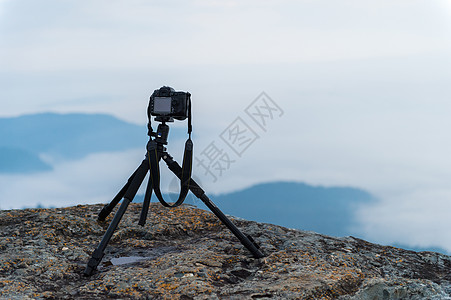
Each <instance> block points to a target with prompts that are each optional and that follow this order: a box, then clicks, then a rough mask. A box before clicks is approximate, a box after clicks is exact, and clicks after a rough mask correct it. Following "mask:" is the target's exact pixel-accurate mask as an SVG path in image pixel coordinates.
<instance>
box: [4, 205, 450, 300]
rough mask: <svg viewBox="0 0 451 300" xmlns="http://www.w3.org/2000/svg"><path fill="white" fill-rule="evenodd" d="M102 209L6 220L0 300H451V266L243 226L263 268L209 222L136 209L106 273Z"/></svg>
mask: <svg viewBox="0 0 451 300" xmlns="http://www.w3.org/2000/svg"><path fill="white" fill-rule="evenodd" d="M101 207H102V206H101V205H83V206H81V205H79V206H75V207H67V208H57V209H24V210H10V211H0V251H1V252H0V299H4V298H5V299H27V298H30V299H44V298H51V299H52V298H54V299H74V298H76V299H94V298H99V297H100V298H112V299H343V300H344V299H346V300H348V299H451V297H450V296H449V295H450V293H451V258H450V257H449V256H446V255H443V254H439V253H433V252H413V251H407V250H403V249H399V248H394V247H388V246H380V245H376V244H372V243H369V242H366V241H364V240H361V239H358V238H354V237H345V238H333V237H328V236H324V235H320V234H316V233H313V232H307V231H301V230H293V229H287V228H283V227H280V226H276V225H271V224H261V223H256V222H251V221H246V220H242V219H233V222H234V223H235V224H236V225H237V226H238V227H239V228H240V229H241V230H242V231H243V232H244V233H246V234H249V235H251V236H252V237H253V238H254V239H255V240H256V242H257V243H258V244H260V246H261V250H262V251H263V252H264V253H265V254H267V256H266V257H265V258H263V259H254V258H252V256H251V255H250V253H249V252H248V251H247V250H246V249H245V248H244V247H243V246H242V245H241V244H240V242H239V241H238V240H237V239H236V238H235V236H233V234H231V233H230V232H229V231H228V229H227V228H226V227H225V226H224V225H223V224H221V222H220V221H219V220H218V219H217V218H216V217H215V216H214V215H213V214H212V213H210V212H207V211H204V210H201V209H197V208H195V207H192V206H188V205H183V206H181V207H178V208H174V209H167V208H165V207H162V206H161V205H159V204H152V205H151V207H150V211H149V216H148V221H147V224H146V225H145V226H144V227H142V226H139V225H138V219H139V214H140V210H141V205H139V204H133V203H132V204H131V205H130V207H129V209H128V210H127V212H126V214H125V215H124V218H123V219H122V221H121V223H120V224H119V227H118V229H117V230H116V232H115V233H114V235H113V238H112V240H111V242H110V244H109V245H108V247H107V248H106V252H105V257H104V259H103V261H102V263H101V264H100V265H99V269H98V272H97V273H95V274H94V275H93V276H91V277H84V276H83V270H84V268H85V266H86V263H87V261H88V260H89V258H90V255H91V253H92V251H93V250H94V249H95V248H96V246H97V245H98V243H99V241H100V239H101V238H102V236H103V234H104V233H105V230H106V228H107V226H108V223H109V221H110V220H111V216H110V217H109V218H108V219H107V220H106V221H105V222H101V223H98V222H97V213H98V212H99V211H100V209H101Z"/></svg>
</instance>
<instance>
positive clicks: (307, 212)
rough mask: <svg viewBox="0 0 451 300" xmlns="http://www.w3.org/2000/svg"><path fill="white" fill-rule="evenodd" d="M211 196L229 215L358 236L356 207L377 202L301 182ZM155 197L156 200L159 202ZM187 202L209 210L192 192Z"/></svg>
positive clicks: (367, 196)
mask: <svg viewBox="0 0 451 300" xmlns="http://www.w3.org/2000/svg"><path fill="white" fill-rule="evenodd" d="M207 195H208V192H207ZM177 196H178V195H177ZM177 196H173V197H170V195H166V199H168V201H175V200H176V199H177ZM208 196H209V197H210V199H211V200H212V201H213V202H214V203H215V204H216V205H217V206H218V207H219V208H220V209H221V210H222V211H223V212H224V213H225V214H229V215H233V216H236V217H241V218H244V219H247V220H252V221H257V222H264V223H271V224H277V225H281V226H284V227H289V228H296V229H302V230H310V231H315V232H319V233H322V234H327V235H332V236H348V235H352V234H356V233H353V232H352V228H353V227H354V226H355V225H356V220H355V211H356V208H357V207H358V206H359V205H363V204H365V203H369V202H371V201H373V200H375V198H374V197H373V196H372V195H371V194H369V193H368V192H366V191H364V190H361V189H357V188H351V187H320V186H311V185H307V184H304V183H298V182H271V183H262V184H258V185H255V186H252V187H249V188H246V189H244V190H241V191H237V192H233V193H228V194H222V195H208ZM152 197H153V198H152V201H158V200H156V197H155V196H154V195H153V196H152ZM142 198H143V196H138V197H137V199H136V200H135V202H141V201H142ZM185 203H188V204H194V205H196V206H197V207H199V208H203V209H206V210H208V208H207V207H206V206H205V205H204V204H203V202H202V201H201V200H199V199H197V198H196V197H195V196H194V195H193V194H191V193H190V194H189V195H188V197H187V201H186V202H185Z"/></svg>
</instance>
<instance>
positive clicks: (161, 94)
mask: <svg viewBox="0 0 451 300" xmlns="http://www.w3.org/2000/svg"><path fill="white" fill-rule="evenodd" d="M190 97H191V94H190V93H185V92H176V91H175V90H174V89H173V88H171V87H169V86H163V87H161V88H159V89H158V90H155V91H154V92H153V93H152V95H151V96H150V101H149V107H148V114H149V116H150V115H152V116H155V117H172V118H174V119H177V120H185V119H186V118H187V117H188V109H189V105H190Z"/></svg>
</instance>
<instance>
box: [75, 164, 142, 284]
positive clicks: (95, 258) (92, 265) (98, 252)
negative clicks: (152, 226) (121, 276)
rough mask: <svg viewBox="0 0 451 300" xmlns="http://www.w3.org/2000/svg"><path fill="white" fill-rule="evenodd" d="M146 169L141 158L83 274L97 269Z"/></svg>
mask: <svg viewBox="0 0 451 300" xmlns="http://www.w3.org/2000/svg"><path fill="white" fill-rule="evenodd" d="M147 171H149V163H148V162H147V160H143V162H142V163H141V165H140V166H139V167H138V169H137V170H136V172H135V174H134V176H133V180H132V181H131V182H130V184H129V186H128V189H127V191H126V192H125V195H124V200H123V201H122V204H121V206H120V207H119V210H118V211H117V213H116V214H115V215H114V218H113V220H112V221H111V223H110V225H109V226H108V229H107V231H106V233H105V235H104V236H103V238H102V241H101V242H100V244H99V245H98V246H97V248H96V249H95V250H94V252H93V253H92V256H91V259H90V260H89V262H88V264H87V266H86V269H85V271H84V275H85V276H91V275H92V273H94V271H95V270H96V269H97V266H98V265H99V264H100V262H101V261H102V258H103V256H104V255H105V253H104V252H103V251H104V250H105V248H106V246H107V245H108V242H109V241H110V239H111V237H112V236H113V233H114V231H115V230H116V228H117V226H118V225H119V222H120V221H121V219H122V216H123V215H124V213H125V211H126V210H127V207H128V205H129V204H130V202H132V200H133V198H134V197H135V195H136V193H137V192H138V189H139V187H140V185H141V183H142V182H143V180H144V177H146V174H147Z"/></svg>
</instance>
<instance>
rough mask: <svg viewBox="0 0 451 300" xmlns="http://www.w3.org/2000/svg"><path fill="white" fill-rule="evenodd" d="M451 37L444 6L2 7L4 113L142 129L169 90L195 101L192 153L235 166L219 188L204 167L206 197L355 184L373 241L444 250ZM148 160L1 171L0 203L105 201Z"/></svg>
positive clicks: (106, 156)
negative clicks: (272, 187) (270, 185)
mask: <svg viewBox="0 0 451 300" xmlns="http://www.w3.org/2000/svg"><path fill="white" fill-rule="evenodd" d="M450 33H451V4H450V2H449V1H446V0H431V1H424V0H412V1H401V0H399V1H398V0H395V1H393V0H392V1H388V0H382V1H357V0H346V1H341V2H337V1H332V0H320V1H314V2H312V1H291V0H283V1H275V0H265V1H256V0H250V1H245V2H243V1H232V0H230V1H204V0H192V1H171V2H162V1H141V0H132V1H113V2H111V1H106V0H101V1H96V2H80V1H74V0H71V1H64V2H61V1H56V0H44V1H39V2H36V1H30V0H14V1H13V0H0V79H1V80H0V97H1V99H2V104H3V105H2V110H1V111H0V116H1V117H10V116H20V115H25V114H34V113H39V112H59V113H70V112H81V113H106V114H110V115H113V116H115V117H118V118H120V119H122V120H126V121H128V122H131V123H133V124H137V125H140V126H142V127H143V130H144V131H145V124H146V108H147V104H148V99H149V96H150V94H151V93H152V91H153V90H154V89H157V88H159V87H161V86H163V85H169V86H172V87H174V88H175V89H176V90H182V91H189V92H190V93H191V94H192V99H193V126H194V134H195V153H196V154H197V155H198V156H202V153H203V152H204V150H206V149H208V147H210V149H211V148H212V147H213V145H215V146H217V147H219V148H220V150H223V151H227V154H228V155H229V159H231V160H233V161H234V163H233V164H230V167H229V168H228V169H227V170H225V171H224V172H223V173H222V174H221V175H220V176H217V177H218V178H216V181H215V180H214V178H212V176H208V174H207V175H202V174H204V172H202V167H201V166H195V168H197V170H196V169H195V171H194V173H196V174H199V175H197V176H199V177H200V178H199V180H201V181H202V183H203V185H204V186H205V188H206V190H208V191H210V192H211V193H220V192H227V191H231V190H236V189H239V188H242V187H245V186H249V185H252V184H255V183H259V182H268V181H276V180H290V181H297V182H305V183H308V184H311V185H322V186H353V187H358V188H361V189H364V190H366V191H368V192H370V193H372V194H373V195H375V196H376V197H377V198H379V199H380V201H379V202H378V203H376V204H374V205H373V206H371V207H367V208H365V209H362V210H361V211H360V212H359V216H360V218H361V220H362V223H363V224H365V226H364V228H365V230H366V232H367V236H368V237H369V238H371V239H373V240H374V241H377V242H381V243H392V242H393V241H400V242H402V243H403V244H410V245H418V246H427V245H432V244H434V245H439V246H441V247H443V248H446V249H448V250H450V249H451V236H450V234H449V233H448V230H447V227H449V226H450V225H451V221H449V218H447V217H446V214H447V213H448V212H449V211H451V204H450V203H451V202H450V201H449V200H450V199H451V188H450V186H449V184H448V182H449V181H450V179H451V160H450V159H449V153H450V151H451V142H450V141H449V139H448V131H447V129H448V128H449V127H451V118H449V112H450V111H451V102H450V101H449V99H450V98H451V97H450V96H451V86H450V85H449V82H450V79H451V54H450V53H451V52H450V50H451V35H450ZM262 92H264V93H265V94H264V95H266V97H268V98H269V99H271V101H273V104H276V106H277V107H279V108H280V110H277V109H276V110H275V111H274V113H275V114H274V116H272V118H270V119H269V118H267V119H266V121H267V123H265V126H261V124H258V120H254V119H252V116H253V115H252V113H250V109H252V108H253V107H254V106H252V104H255V103H258V101H259V99H260V98H258V97H260V96H261V95H262ZM260 100H261V99H260ZM254 101H257V102H254ZM268 101H269V100H268ZM261 103H262V102H260V104H261ZM276 106H274V105H273V108H276ZM267 112H268V113H269V111H267ZM254 116H255V115H254ZM185 125H186V124H185V123H183V122H177V124H174V126H177V127H183V126H185ZM244 125H247V126H248V128H250V130H249V131H248V132H249V133H252V132H253V133H252V134H251V135H250V136H249V138H250V140H249V144H244V145H241V146H239V147H238V148H239V149H234V150H232V149H231V147H229V146H230V145H227V140H226V136H227V133H229V132H228V130H231V129H233V128H238V127H237V126H244ZM234 142H236V141H234ZM212 143H213V144H212ZM144 146H145V141H143V147H144ZM235 146H238V145H236V144H235ZM247 146H249V147H247ZM178 148H179V147H178V145H174V148H173V149H174V150H173V152H174V156H175V157H176V158H177V159H179V160H180V159H181V152H180V151H179V150H177V149H178ZM223 153H224V152H223ZM142 156H143V153H142V150H141V149H130V150H127V151H124V152H120V153H98V154H94V155H92V156H88V157H85V158H83V159H81V160H79V161H61V162H58V163H57V164H55V165H54V171H52V172H50V173H42V174H39V175H36V176H29V175H27V176H25V177H21V176H22V175H18V176H6V175H1V176H0V177H1V181H2V190H1V191H0V193H1V194H0V207H2V206H3V204H4V203H5V201H8V202H9V201H12V200H10V199H12V198H14V197H15V195H16V194H15V191H17V190H20V193H21V195H23V196H22V197H23V198H24V199H26V198H27V197H30V198H33V197H34V198H35V197H37V196H38V195H39V196H40V197H42V198H43V199H46V198H54V199H57V198H58V197H59V198H65V199H61V200H60V201H61V203H63V202H64V203H67V204H69V203H73V204H78V203H80V204H81V203H85V202H93V201H100V199H103V197H105V194H106V193H108V192H109V191H110V189H113V186H114V189H115V188H116V186H117V185H118V184H119V185H120V184H122V182H123V180H124V174H127V175H128V173H129V172H130V171H132V170H133V169H134V168H135V167H136V165H137V163H139V161H140V160H141V159H142ZM224 158H225V157H224ZM111 162H114V164H113V163H111ZM102 163H103V164H104V165H107V166H109V167H110V168H108V169H104V170H99V169H98V166H99V165H100V164H102ZM69 170H70V171H69ZM88 175H89V176H88ZM127 175H126V176H127ZM217 175H218V174H217ZM27 193H29V194H27ZM69 195H70V196H69ZM108 196H109V195H107V198H108ZM5 199H7V200H5ZM66 201H67V202H66Z"/></svg>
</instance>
